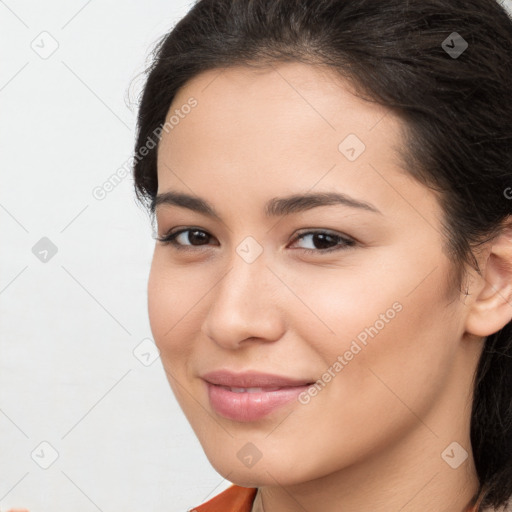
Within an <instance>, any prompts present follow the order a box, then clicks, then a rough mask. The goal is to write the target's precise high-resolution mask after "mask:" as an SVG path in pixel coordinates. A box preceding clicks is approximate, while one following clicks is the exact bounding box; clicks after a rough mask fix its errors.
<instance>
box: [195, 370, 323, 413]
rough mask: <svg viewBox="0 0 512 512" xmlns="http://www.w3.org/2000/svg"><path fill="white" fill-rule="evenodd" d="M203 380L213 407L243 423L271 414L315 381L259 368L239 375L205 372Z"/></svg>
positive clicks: (222, 371) (227, 372)
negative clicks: (242, 389) (270, 372)
mask: <svg viewBox="0 0 512 512" xmlns="http://www.w3.org/2000/svg"><path fill="white" fill-rule="evenodd" d="M202 379H203V380H204V381H205V383H206V386H207V392H208V399H209V401H210V406H211V407H212V408H213V409H214V410H215V411H216V412H217V413H218V414H220V415H221V416H224V417H225V418H228V419H230V420H234V421H240V422H251V421H256V420H259V419H261V418H263V417H265V416H267V415H268V414H270V413H271V412H273V411H274V410H276V409H278V408H279V407H281V406H284V405H285V404H287V403H289V402H291V401H292V400H294V399H297V397H298V396H299V395H300V394H301V393H302V392H304V391H305V390H306V389H307V388H308V387H309V386H310V385H311V384H313V383H314V382H312V381H310V380H308V379H294V378H290V377H284V376H281V375H273V374H269V373H261V372H255V371H249V372H244V373H237V374H236V373H232V372H230V371H227V370H218V371H215V372H209V373H207V374H204V375H203V376H202ZM228 387H233V388H262V389H261V391H254V390H251V392H248V391H243V392H234V391H231V390H230V389H227V388H228ZM265 388H267V389H265ZM275 388H279V389H277V390H276V389H275Z"/></svg>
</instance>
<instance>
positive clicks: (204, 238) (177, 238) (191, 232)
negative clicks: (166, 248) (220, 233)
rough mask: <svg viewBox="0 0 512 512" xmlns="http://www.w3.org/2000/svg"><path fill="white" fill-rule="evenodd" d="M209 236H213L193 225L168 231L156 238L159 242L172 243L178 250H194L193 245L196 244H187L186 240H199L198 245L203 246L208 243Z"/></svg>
mask: <svg viewBox="0 0 512 512" xmlns="http://www.w3.org/2000/svg"><path fill="white" fill-rule="evenodd" d="M187 233H188V235H187ZM209 238H211V235H210V234H208V233H207V232H206V231H204V230H202V229H199V228H194V227H191V228H185V229H179V230H177V231H173V232H170V233H167V234H166V235H164V236H162V237H157V238H156V239H157V240H158V241H159V242H162V243H163V244H164V245H172V246H174V247H175V248H176V249H178V250H183V251H187V250H192V251H193V250H194V249H193V247H194V246H195V245H196V244H194V243H191V244H190V245H188V246H187V244H184V242H186V241H188V242H198V244H197V245H199V246H201V245H205V243H208V240H209Z"/></svg>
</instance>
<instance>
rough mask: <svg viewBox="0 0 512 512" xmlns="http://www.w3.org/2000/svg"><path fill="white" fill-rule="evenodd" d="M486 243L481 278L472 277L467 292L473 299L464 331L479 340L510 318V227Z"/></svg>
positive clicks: (511, 269) (511, 248)
mask: <svg viewBox="0 0 512 512" xmlns="http://www.w3.org/2000/svg"><path fill="white" fill-rule="evenodd" d="M488 244H490V245H489V246H488V247H487V248H486V249H485V250H484V251H483V252H482V254H483V264H482V265H480V269H481V275H479V274H476V277H475V278H474V279H473V281H472V283H471V287H470V289H469V290H468V291H469V295H470V296H475V298H474V300H473V302H472V303H471V305H469V308H470V311H469V314H468V315H467V317H466V331H467V332H469V333H470V334H473V335H476V336H482V337H485V336H489V335H491V334H494V333H495V332H498V331H499V330H500V329H501V328H502V327H504V326H505V325H506V324H507V323H508V322H510V320H511V319H512V227H510V225H507V227H505V228H503V230H502V232H501V234H500V235H498V236H497V237H496V238H495V239H494V240H492V241H490V242H488ZM479 264H480V262H479Z"/></svg>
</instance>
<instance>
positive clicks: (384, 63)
mask: <svg viewBox="0 0 512 512" xmlns="http://www.w3.org/2000/svg"><path fill="white" fill-rule="evenodd" d="M454 33H456V34H454ZM466 43H467V47H466V48H465V44H466ZM283 61H298V62H305V63H310V64H319V65H325V66H328V67H329V68H331V69H332V70H334V71H335V72H336V73H338V74H339V76H340V77H343V78H345V79H347V80H349V81H350V83H352V84H353V85H354V87H355V88H356V90H357V91H358V94H360V95H361V97H364V98H365V99H368V100H370V101H375V102H377V103H379V104H381V105H384V106H386V107H389V108H390V109H391V110H392V111H393V112H394V113H396V114H397V115H399V116H400V117H401V119H402V120H403V121H404V126H405V130H404V146H403V154H402V156H403V161H404V163H405V168H406V169H407V170H408V171H409V172H410V174H411V175H412V176H413V177H414V178H416V179H417V180H418V181H419V182H421V183H422V184H424V185H425V186H427V187H429V188H431V189H432V190H434V191H436V193H437V194H438V197H439V201H440V205H441V207H442V210H443V213H444V219H443V231H444V235H445V240H446V250H447V251H448V253H449V254H450V256H451V259H452V261H453V263H454V266H453V268H454V272H453V275H454V283H456V284H457V287H458V288H460V287H461V283H462V278H463V277H464V275H465V273H464V270H465V268H466V265H467V264H469V265H471V266H472V267H473V268H475V269H476V270H477V271H480V269H479V268H478V263H477V261H476V258H475V256H474V252H473V251H474V249H475V248H476V247H477V246H478V245H480V244H482V243H484V242H486V241H488V240H491V239H492V238H493V237H494V236H496V235H497V234H499V232H500V229H501V228H502V225H503V222H504V221H505V220H507V217H508V216H509V215H511V214H512V201H511V200H510V199H509V197H508V196H509V194H507V192H506V191H507V189H509V187H512V21H511V19H510V17H509V15H508V14H507V12H506V11H505V10H504V8H503V7H502V6H501V5H500V4H499V3H498V2H497V1H496V0H450V1H448V0H409V1H406V0H379V1H376V0H200V1H198V2H197V3H196V4H195V5H194V6H193V7H192V9H191V10H190V11H189V12H188V14H187V15H186V16H185V17H184V18H183V19H182V20H180V21H179V23H177V25H176V26H175V27H174V28H173V30H171V31H170V32H169V33H168V34H166V35H165V37H163V38H162V40H161V41H159V43H158V45H157V46H156V48H155V51H154V58H153V61H152V63H151V65H150V67H149V69H148V70H147V72H148V78H147V82H146V85H145V88H144V90H143V94H142V98H141V102H140V109H139V113H138V133H137V141H136V146H135V154H136V160H135V163H134V176H135V190H136V194H137V198H138V199H139V200H140V201H141V202H142V203H143V204H145V205H146V206H148V207H149V210H150V211H151V212H152V211H153V209H152V205H153V201H154V199H155V196H156V192H157V187H158V180H157V146H156V147H153V148H151V149H149V152H147V154H145V156H144V157H143V158H142V157H141V156H140V155H141V153H140V150H141V148H143V146H145V145H146V146H147V141H148V140H149V139H152V137H154V134H155V133H158V130H159V128H160V133H161V127H162V126H163V125H164V123H165V120H166V115H167V113H168V110H169V107H170V105H171V102H172V101H173V98H174V97H175V95H176V93H177V91H178V90H179V89H180V88H181V87H182V86H183V85H185V84H186V83H187V81H189V80H190V79H191V78H193V77H195V76H196V75H198V74H199V73H201V72H203V71H206V70H210V69H215V68H223V67H230V66H236V65H261V66H265V65H269V64H271V63H273V62H283ZM509 190H512V188H511V189H509ZM510 197H511V198H512V194H510ZM471 443H472V449H473V454H474V458H475V464H476V469H477V473H478V477H479V481H480V490H479V494H480V496H481V497H482V502H481V506H483V507H487V506H493V507H496V508H498V507H499V506H501V505H503V504H505V503H506V502H507V500H508V499H509V498H510V497H511V496H512V325H511V323H508V324H507V325H506V326H505V327H504V328H503V329H501V330H500V331H498V332H497V333H495V334H493V335H491V336H488V337H487V339H486V340H485V347H484V350H483V353H482V356H481V359H480V362H479V365H478V368H477V371H476V375H475V380H474V400H473V410H472V417H471Z"/></svg>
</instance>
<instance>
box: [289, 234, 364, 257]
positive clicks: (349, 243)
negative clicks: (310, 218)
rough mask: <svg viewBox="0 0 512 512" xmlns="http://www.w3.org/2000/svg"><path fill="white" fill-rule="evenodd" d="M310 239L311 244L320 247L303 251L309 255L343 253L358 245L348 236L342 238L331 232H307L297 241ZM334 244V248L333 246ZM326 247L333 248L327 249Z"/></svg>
mask: <svg viewBox="0 0 512 512" xmlns="http://www.w3.org/2000/svg"><path fill="white" fill-rule="evenodd" d="M308 237H310V240H311V243H312V244H313V247H314V246H320V247H319V248H317V249H304V248H302V250H303V251H305V252H307V253H315V252H316V253H326V252H332V251H341V250H346V249H347V248H349V247H353V246H354V245H356V241H355V240H353V239H352V238H348V237H346V236H341V235H339V234H334V233H330V232H329V231H321V230H318V231H307V232H305V233H302V234H300V235H299V236H298V237H297V238H296V239H295V240H305V239H306V238H308ZM332 244H334V246H332ZM326 245H327V246H329V245H331V247H327V248H326Z"/></svg>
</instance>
